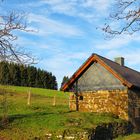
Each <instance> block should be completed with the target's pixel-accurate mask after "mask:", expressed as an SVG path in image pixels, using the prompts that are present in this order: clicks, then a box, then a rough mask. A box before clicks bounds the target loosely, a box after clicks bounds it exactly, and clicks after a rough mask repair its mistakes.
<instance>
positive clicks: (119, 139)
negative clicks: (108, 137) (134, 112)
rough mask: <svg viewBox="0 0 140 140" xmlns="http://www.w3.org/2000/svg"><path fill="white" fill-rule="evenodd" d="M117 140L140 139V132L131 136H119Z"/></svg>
mask: <svg viewBox="0 0 140 140" xmlns="http://www.w3.org/2000/svg"><path fill="white" fill-rule="evenodd" d="M115 140H140V134H132V135H130V136H125V137H118V138H117V139H115Z"/></svg>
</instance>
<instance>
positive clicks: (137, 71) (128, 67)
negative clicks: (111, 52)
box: [95, 54, 140, 74]
mask: <svg viewBox="0 0 140 140" xmlns="http://www.w3.org/2000/svg"><path fill="white" fill-rule="evenodd" d="M95 55H97V56H99V57H102V58H104V59H107V60H109V61H111V62H113V63H115V64H117V65H118V66H120V67H125V68H127V69H130V70H132V71H135V72H137V73H138V74H140V72H139V71H137V70H135V69H133V68H130V67H128V66H121V65H120V64H118V63H117V62H115V61H113V60H111V59H108V58H106V57H103V56H101V55H98V54H95Z"/></svg>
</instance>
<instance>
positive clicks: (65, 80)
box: [60, 76, 69, 90]
mask: <svg viewBox="0 0 140 140" xmlns="http://www.w3.org/2000/svg"><path fill="white" fill-rule="evenodd" d="M68 80H69V77H68V76H64V77H63V80H62V83H61V88H60V90H61V89H62V87H63V85H64V84H65V83H66V82H68Z"/></svg>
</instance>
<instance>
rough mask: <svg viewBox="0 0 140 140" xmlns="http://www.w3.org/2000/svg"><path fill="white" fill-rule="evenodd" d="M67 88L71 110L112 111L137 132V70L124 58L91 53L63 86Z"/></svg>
mask: <svg viewBox="0 0 140 140" xmlns="http://www.w3.org/2000/svg"><path fill="white" fill-rule="evenodd" d="M70 89H71V90H72V91H73V93H74V94H72V95H71V97H70V109H71V110H76V109H77V110H79V111H85V112H111V113H113V114H115V115H117V116H119V117H120V118H122V119H125V120H129V121H130V122H131V123H132V124H133V125H134V127H135V128H136V130H138V131H140V73H139V72H138V71H135V70H133V69H131V68H128V67H126V66H124V58H122V57H119V58H116V59H115V61H111V60H109V59H107V58H105V57H102V56H100V55H97V54H92V55H91V56H90V57H89V58H88V59H87V60H86V62H85V63H84V64H83V65H82V66H81V67H80V68H79V69H78V70H77V71H76V72H75V73H74V74H73V75H72V77H71V78H70V80H69V81H68V82H67V83H65V84H64V85H63V87H62V90H63V91H70Z"/></svg>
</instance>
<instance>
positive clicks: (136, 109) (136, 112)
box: [135, 108, 140, 118]
mask: <svg viewBox="0 0 140 140" xmlns="http://www.w3.org/2000/svg"><path fill="white" fill-rule="evenodd" d="M139 117H140V108H135V118H139Z"/></svg>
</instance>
